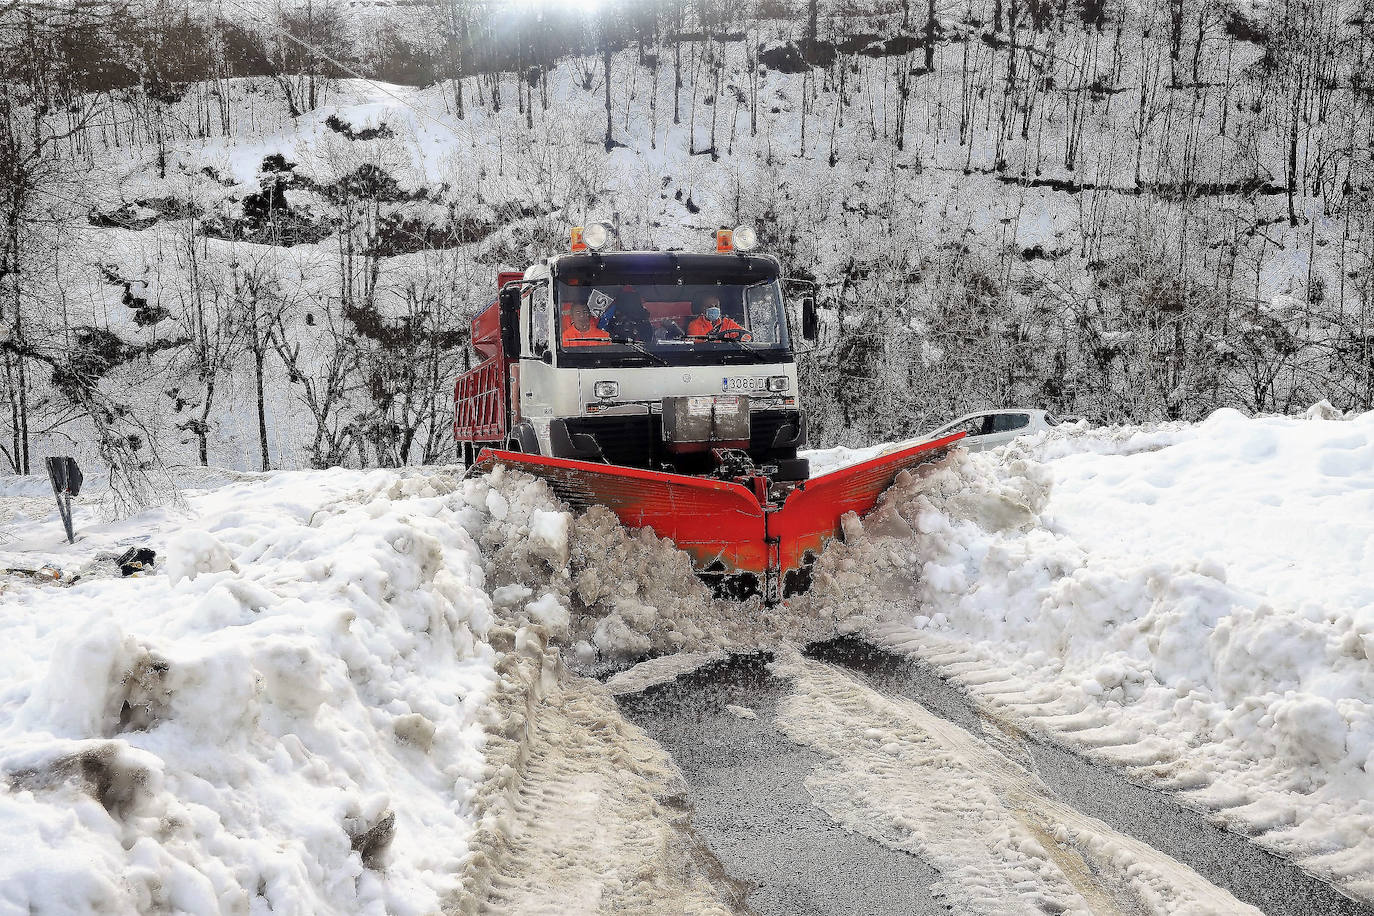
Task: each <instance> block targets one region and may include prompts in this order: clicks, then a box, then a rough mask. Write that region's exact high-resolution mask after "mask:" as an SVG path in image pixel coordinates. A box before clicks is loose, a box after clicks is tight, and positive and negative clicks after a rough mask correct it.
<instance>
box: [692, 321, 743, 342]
mask: <svg viewBox="0 0 1374 916" xmlns="http://www.w3.org/2000/svg"><path fill="white" fill-rule="evenodd" d="M743 330H744V326H743V325H741V324H740V323H739V322H738V321H735V320H734V319H733V318H726V317H725V316H723V315H722V316H721V319H720V321H718V322H716V323H715V324H714V325H712V324H711V322H710V321H709V320H708V319H707V317H706V316H705V315H698V316H697V317H695V318H693V319H692V323H691V324H689V325H687V333H688V334H689V335H690V336H692V337H705V336H706V335H707V334H710V333H711V332H712V331H743ZM748 336H749V335H748V334H746V335H744V337H745V338H746V339H747V338H748Z"/></svg>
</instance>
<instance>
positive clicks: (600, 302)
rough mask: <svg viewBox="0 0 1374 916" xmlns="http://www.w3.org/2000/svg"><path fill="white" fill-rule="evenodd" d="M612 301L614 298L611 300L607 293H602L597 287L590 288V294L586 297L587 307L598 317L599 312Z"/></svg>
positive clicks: (604, 309) (599, 315)
mask: <svg viewBox="0 0 1374 916" xmlns="http://www.w3.org/2000/svg"><path fill="white" fill-rule="evenodd" d="M613 301H615V300H613V299H612V298H611V297H610V295H609V294H608V293H603V292H602V291H601V290H599V289H594V290H592V294H591V295H590V296H588V297H587V308H588V309H590V310H591V313H592V314H593V315H594V316H596V317H597V318H600V317H601V313H602V312H604V311H606V307H607V306H608V305H610V304H611V303H612V302H613Z"/></svg>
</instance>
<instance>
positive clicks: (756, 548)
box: [476, 433, 964, 602]
mask: <svg viewBox="0 0 1374 916" xmlns="http://www.w3.org/2000/svg"><path fill="white" fill-rule="evenodd" d="M963 435H964V434H963V433H956V434H954V435H952V436H946V437H944V438H943V439H933V440H931V441H929V442H921V443H918V444H916V445H912V446H908V447H906V448H903V449H899V450H897V451H893V452H889V453H887V454H885V455H879V456H878V457H876V458H870V459H869V460H867V461H863V462H860V463H859V464H855V465H851V466H849V467H845V468H841V469H840V470H838V471H833V472H831V473H829V474H823V475H821V476H820V477H813V478H812V479H810V480H807V481H803V482H801V483H799V484H797V486H796V487H795V488H794V489H792V490H791V491H790V492H788V493H787V495H786V496H785V497H783V499H782V501H781V502H780V503H774V502H760V500H759V497H758V496H757V495H756V490H755V489H753V488H751V487H749V486H745V485H744V484H743V483H737V482H735V481H729V480H719V479H717V478H714V477H689V476H686V475H682V474H670V473H665V472H662V471H648V470H644V469H641V468H630V467H621V466H618V465H612V464H601V463H597V462H590V461H576V460H573V459H568V458H546V457H544V456H542V455H529V454H525V453H522V452H506V451H498V450H495V449H484V450H483V451H482V453H481V454H480V455H479V456H478V459H477V463H476V469H477V470H480V471H489V470H491V469H492V468H493V467H494V466H495V465H497V464H503V465H506V466H507V467H510V468H513V469H515V470H520V471H524V472H525V473H527V474H532V475H534V476H536V477H542V478H543V479H544V480H546V481H548V483H549V486H550V487H551V488H552V489H553V491H554V493H555V495H557V496H558V498H559V499H561V500H563V501H564V502H566V503H567V504H568V505H569V506H571V507H572V508H574V509H577V510H579V511H581V510H585V509H586V508H587V507H588V506H590V505H592V504H593V503H599V504H601V505H603V506H605V507H607V508H608V509H610V510H611V511H612V512H614V513H615V514H616V516H617V517H618V518H619V519H620V522H621V524H623V525H625V526H626V527H627V528H652V529H653V531H654V533H655V534H656V535H658V536H659V537H664V538H668V539H670V540H672V541H673V542H674V543H675V544H676V545H677V547H678V549H680V550H683V551H686V552H687V553H688V554H689V555H691V557H692V561H693V564H694V565H695V567H696V569H697V572H698V573H699V574H701V575H702V577H703V578H705V579H707V580H708V581H711V582H712V583H713V584H714V585H716V586H717V590H718V591H724V592H726V593H729V594H733V595H735V596H738V597H747V596H748V595H750V594H755V593H758V592H762V593H763V595H764V598H765V599H766V600H767V601H770V602H774V601H778V600H781V599H782V598H784V597H786V596H788V595H791V594H797V593H799V592H802V591H805V590H806V588H807V587H808V586H809V585H810V567H811V564H813V563H814V562H815V560H816V557H817V556H819V555H820V552H821V549H822V548H823V547H824V545H825V543H826V542H827V541H829V540H830V539H831V538H833V537H836V536H838V535H839V534H840V518H841V517H842V516H843V515H844V514H845V513H846V512H855V513H857V514H859V515H864V514H866V513H867V512H869V511H870V510H871V509H872V508H873V507H874V506H875V505H876V504H877V502H878V497H879V496H880V495H881V494H882V492H883V491H884V490H886V489H887V488H888V487H889V486H891V485H892V481H893V480H894V478H896V476H897V474H898V473H900V472H901V471H903V470H906V469H907V468H911V467H915V466H916V465H918V464H923V463H925V462H928V461H933V460H935V459H937V458H940V457H941V456H943V455H944V453H945V451H946V450H947V449H948V448H949V446H951V445H952V444H953V443H954V442H955V441H956V440H958V439H960V438H961V437H962V436H963ZM744 479H745V480H748V479H749V478H744ZM759 489H760V490H763V491H764V492H767V491H766V488H764V487H760V488H759Z"/></svg>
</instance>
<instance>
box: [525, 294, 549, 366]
mask: <svg viewBox="0 0 1374 916" xmlns="http://www.w3.org/2000/svg"><path fill="white" fill-rule="evenodd" d="M542 292H544V291H543V290H540V291H539V292H532V290H531V289H530V288H529V287H527V288H526V289H525V308H526V309H527V310H528V312H529V316H530V353H531V355H533V356H535V357H538V358H540V359H543V358H544V356H545V355H547V354H548V353H549V297H548V295H547V294H545V295H540V293H542Z"/></svg>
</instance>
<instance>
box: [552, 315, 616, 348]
mask: <svg viewBox="0 0 1374 916" xmlns="http://www.w3.org/2000/svg"><path fill="white" fill-rule="evenodd" d="M610 340H611V335H610V334H607V333H606V332H605V331H603V330H601V329H600V328H599V327H597V326H596V319H595V318H593V319H592V320H591V321H590V323H588V325H587V330H585V331H579V330H578V329H577V325H575V324H573V323H572V318H571V317H569V316H567V315H564V316H563V346H565V347H587V346H595V345H597V344H604V343H610Z"/></svg>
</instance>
